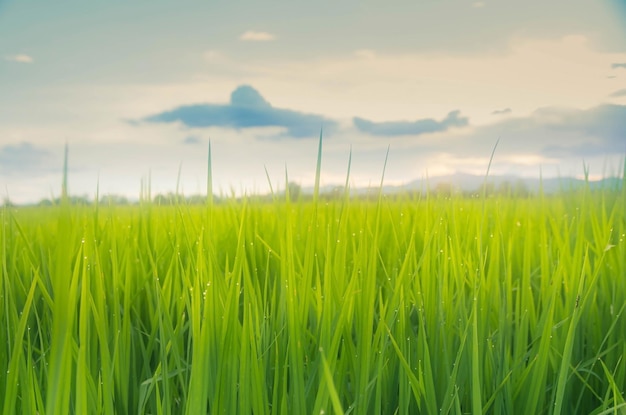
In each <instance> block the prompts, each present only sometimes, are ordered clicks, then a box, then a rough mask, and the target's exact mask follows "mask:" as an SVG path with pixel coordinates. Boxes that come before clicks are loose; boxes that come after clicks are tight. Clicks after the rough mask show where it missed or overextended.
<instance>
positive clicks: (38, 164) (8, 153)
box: [0, 142, 50, 175]
mask: <svg viewBox="0 0 626 415" xmlns="http://www.w3.org/2000/svg"><path fill="white" fill-rule="evenodd" d="M49 156H50V153H48V152H47V151H46V150H43V149H41V148H38V147H36V146H34V145H33V144H31V143H29V142H21V143H19V144H8V145H4V146H2V147H0V174H4V175H12V174H17V173H19V174H26V175H31V174H32V173H34V172H39V171H43V170H47V168H46V166H47V161H48V158H49Z"/></svg>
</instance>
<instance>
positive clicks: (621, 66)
mask: <svg viewBox="0 0 626 415" xmlns="http://www.w3.org/2000/svg"><path fill="white" fill-rule="evenodd" d="M611 68H613V69H618V68H624V69H626V62H624V63H614V64H613V65H611Z"/></svg>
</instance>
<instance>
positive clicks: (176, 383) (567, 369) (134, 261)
mask: <svg viewBox="0 0 626 415" xmlns="http://www.w3.org/2000/svg"><path fill="white" fill-rule="evenodd" d="M318 170H319V166H318ZM317 176H318V177H317V178H319V173H318V175H317ZM317 188H318V187H317V186H316V189H317ZM290 190H291V189H290ZM624 193H625V190H624V189H623V188H622V189H621V190H620V189H604V190H598V191H592V190H590V189H589V188H588V187H586V188H582V189H578V190H575V191H572V192H562V193H560V194H558V195H553V196H551V197H549V198H548V197H543V196H538V197H535V198H533V197H528V196H525V197H520V198H515V197H510V196H498V195H496V196H495V197H488V198H484V199H483V198H481V199H469V198H463V197H462V196H455V195H453V194H452V195H450V197H449V198H441V197H436V196H433V197H429V196H424V197H422V198H419V197H417V196H409V195H407V196H406V197H404V198H402V197H395V198H394V199H393V200H388V199H386V197H385V196H384V195H383V194H382V193H381V194H380V195H379V198H378V200H374V201H368V200H354V199H351V198H350V197H349V193H348V188H347V184H346V189H345V197H342V198H339V197H336V198H333V199H332V200H326V199H323V198H319V199H318V197H317V196H318V195H317V193H316V194H315V197H314V200H300V199H298V198H294V197H293V195H291V196H292V197H290V195H289V194H288V195H286V197H277V198H275V199H274V201H273V202H267V201H264V202H263V203H260V202H257V201H255V199H253V198H250V199H243V200H223V201H222V202H221V203H219V204H213V201H212V200H210V199H209V200H207V201H206V204H205V205H204V206H198V205H193V206H192V205H188V204H186V203H185V202H184V201H183V200H182V199H181V200H178V201H177V202H176V203H174V204H173V205H157V204H154V203H152V202H150V199H149V198H148V199H146V200H144V201H143V202H142V203H141V204H139V205H136V206H118V205H115V204H102V205H100V206H98V205H82V206H81V205H71V204H59V205H55V206H49V207H30V208H15V207H8V206H7V207H5V208H3V209H2V211H1V215H2V224H1V240H0V261H1V264H0V265H1V268H0V275H1V276H0V304H2V307H1V308H0V321H2V324H0V367H2V368H6V370H3V371H2V372H0V408H2V413H5V414H14V413H15V414H17V413H28V414H31V413H32V414H34V413H39V414H86V413H89V414H144V413H146V414H179V413H187V414H201V413H212V414H222V413H224V414H234V413H242V414H251V413H254V414H270V413H272V414H274V413H275V414H293V413H303V414H304V413H315V414H320V413H327V414H330V413H346V414H348V413H350V414H372V413H384V414H394V413H397V414H417V413H424V414H427V413H441V414H461V413H481V412H483V413H490V414H510V413H533V414H555V413H562V414H570V413H589V414H609V413H619V411H623V410H624V408H625V407H626V406H625V405H626V403H625V401H624V395H623V393H624V391H623V385H625V384H626V366H625V365H624V362H623V358H622V356H624V355H625V354H626V320H625V318H624V315H623V311H624V307H625V306H624V304H626V279H624V275H626V242H625V241H624V240H625V239H626V236H625V234H626V216H625V213H624V212H626V206H625V205H624V203H625V202H626V197H625V195H624Z"/></svg>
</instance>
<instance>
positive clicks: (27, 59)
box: [4, 54, 35, 63]
mask: <svg viewBox="0 0 626 415" xmlns="http://www.w3.org/2000/svg"><path fill="white" fill-rule="evenodd" d="M4 60H5V61H9V62H16V63H33V62H35V60H34V59H33V58H32V56H28V55H23V54H20V55H10V56H5V57H4Z"/></svg>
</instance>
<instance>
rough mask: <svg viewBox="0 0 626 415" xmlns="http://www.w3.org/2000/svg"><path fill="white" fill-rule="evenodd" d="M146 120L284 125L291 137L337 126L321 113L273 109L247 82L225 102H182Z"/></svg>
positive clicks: (239, 125)
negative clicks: (180, 104) (184, 103)
mask: <svg viewBox="0 0 626 415" xmlns="http://www.w3.org/2000/svg"><path fill="white" fill-rule="evenodd" d="M145 120H146V121H149V122H176V121H180V122H182V123H183V124H184V125H186V126H188V127H231V128H236V129H239V128H252V127H283V128H286V129H287V132H286V134H285V135H286V136H290V137H293V138H304V137H312V136H316V135H317V134H319V132H320V129H321V128H322V127H324V131H325V132H329V131H331V130H333V129H334V128H335V127H336V122H335V121H333V120H330V119H327V118H324V117H322V116H320V115H315V114H306V113H302V112H297V111H292V110H288V109H281V108H274V107H272V105H271V104H270V103H269V102H267V101H266V100H265V98H263V97H262V96H261V94H259V92H258V91H257V90H256V89H254V88H252V87H251V86H248V85H242V86H239V87H238V88H237V89H235V90H234V91H233V92H232V94H231V96H230V103H228V104H197V105H185V106H181V107H178V108H175V109H173V110H171V111H166V112H162V113H160V114H156V115H153V116H151V117H148V118H146V119H145Z"/></svg>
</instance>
